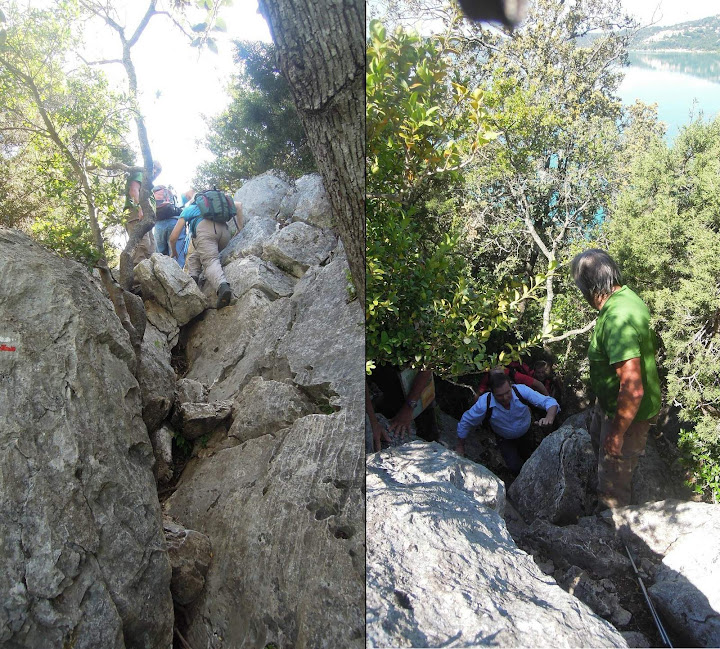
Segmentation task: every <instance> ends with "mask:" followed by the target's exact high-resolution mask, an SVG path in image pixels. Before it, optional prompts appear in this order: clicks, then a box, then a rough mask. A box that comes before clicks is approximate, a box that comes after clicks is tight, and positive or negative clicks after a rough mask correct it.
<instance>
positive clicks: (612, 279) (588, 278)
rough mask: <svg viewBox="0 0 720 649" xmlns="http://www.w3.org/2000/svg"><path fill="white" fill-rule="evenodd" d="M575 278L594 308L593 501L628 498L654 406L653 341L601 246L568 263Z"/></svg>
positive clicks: (605, 503) (617, 502) (625, 501)
mask: <svg viewBox="0 0 720 649" xmlns="http://www.w3.org/2000/svg"><path fill="white" fill-rule="evenodd" d="M570 270H571V272H572V276H573V279H574V281H575V284H576V285H577V287H578V288H579V289H580V291H581V292H582V294H583V296H584V297H585V299H586V300H587V301H588V302H589V303H590V304H591V305H592V306H593V307H594V308H595V309H597V310H598V311H599V312H600V313H599V314H598V319H597V323H596V324H595V328H594V329H593V332H592V335H591V337H590V347H589V349H588V360H589V361H590V383H591V385H592V388H593V390H594V391H595V394H596V396H597V404H596V406H595V413H594V416H593V421H592V424H591V425H590V436H591V438H592V440H593V444H594V446H595V447H596V448H597V449H599V453H598V505H599V507H600V508H602V507H622V506H624V505H629V504H630V500H631V489H632V475H633V472H634V471H635V468H636V466H637V463H638V461H639V458H640V456H641V455H642V454H643V453H644V452H645V444H646V442H647V434H648V430H649V428H650V425H651V424H652V423H654V420H655V418H656V416H657V414H658V412H659V411H660V380H659V378H658V373H657V367H656V365H655V351H656V341H655V334H654V332H653V331H652V330H651V329H650V313H649V311H648V308H647V306H645V303H644V302H643V301H642V300H641V299H640V298H639V297H638V296H637V295H636V294H635V293H634V292H633V291H631V290H630V289H629V288H628V287H627V286H622V277H621V275H620V270H619V268H618V266H617V264H616V263H615V261H614V260H613V259H612V257H610V255H608V254H607V253H606V252H604V251H602V250H598V249H595V248H593V249H591V250H586V251H585V252H583V253H581V254H579V255H577V256H576V257H575V258H574V259H573V260H572V262H571V263H570Z"/></svg>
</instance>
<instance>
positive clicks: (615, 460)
mask: <svg viewBox="0 0 720 649" xmlns="http://www.w3.org/2000/svg"><path fill="white" fill-rule="evenodd" d="M656 421H657V417H654V418H653V419H646V420H644V421H634V422H633V423H632V424H630V426H629V427H628V429H627V430H626V431H625V435H624V436H623V445H622V451H621V452H620V457H612V456H611V455H607V454H606V453H605V452H604V451H603V450H602V449H603V445H604V444H605V438H606V437H607V435H608V433H609V432H610V426H611V424H612V418H610V417H608V416H607V415H606V414H605V413H604V412H603V409H602V408H601V407H600V404H598V403H596V404H595V411H594V412H593V418H592V422H591V423H590V430H589V433H590V439H591V440H592V444H593V448H594V449H595V452H596V453H597V454H598V501H599V504H600V505H606V506H607V507H624V506H625V505H629V504H630V501H631V499H632V477H633V472H634V471H635V468H636V467H637V465H638V462H639V461H640V456H641V455H645V444H646V443H647V436H648V431H649V430H650V426H651V425H652V424H654V423H655V422H656Z"/></svg>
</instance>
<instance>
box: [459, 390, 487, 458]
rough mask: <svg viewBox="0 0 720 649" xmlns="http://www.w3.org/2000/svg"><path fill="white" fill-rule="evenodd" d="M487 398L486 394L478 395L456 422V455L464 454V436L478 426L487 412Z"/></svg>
mask: <svg viewBox="0 0 720 649" xmlns="http://www.w3.org/2000/svg"><path fill="white" fill-rule="evenodd" d="M487 404H488V398H487V395H486V394H483V395H481V396H480V398H479V399H478V400H477V401H476V402H475V403H474V404H473V406H472V408H470V410H466V411H465V412H464V413H463V416H462V418H461V419H460V421H459V422H458V426H457V438H458V441H457V444H456V445H455V452H456V453H457V454H458V455H465V438H466V437H467V436H468V434H469V433H470V431H471V430H472V429H473V428H475V427H476V426H479V425H480V423H482V420H483V419H484V418H485V413H486V412H487Z"/></svg>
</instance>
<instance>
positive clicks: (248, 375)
mask: <svg viewBox="0 0 720 649" xmlns="http://www.w3.org/2000/svg"><path fill="white" fill-rule="evenodd" d="M307 227H310V226H307ZM346 268H347V264H346V263H345V261H344V259H343V258H342V257H341V256H336V258H335V259H334V260H333V261H332V263H329V264H327V265H326V266H324V267H322V268H319V267H313V268H310V269H309V270H308V272H307V273H306V274H305V277H304V278H303V279H302V280H301V281H300V282H297V285H296V286H295V287H294V291H293V294H292V296H291V297H282V296H278V297H277V298H276V299H274V300H270V299H269V297H268V296H267V294H266V293H264V292H263V291H260V290H258V289H257V288H251V289H249V290H248V291H247V292H246V293H245V294H244V295H243V296H241V297H240V299H239V300H238V302H237V304H235V305H233V306H230V307H227V308H225V309H222V310H221V311H217V312H215V311H213V312H208V313H207V314H206V315H205V317H204V319H202V320H198V321H197V322H195V323H193V324H192V325H191V327H190V330H189V331H188V343H187V350H188V362H189V371H188V375H187V376H188V378H191V379H194V380H200V381H202V382H203V383H205V384H206V385H208V386H209V387H210V391H209V402H210V404H209V405H212V404H213V403H215V402H217V401H218V400H227V401H229V400H233V401H234V409H233V419H234V422H233V426H232V427H231V430H230V433H229V434H230V436H231V438H230V439H225V440H218V439H217V438H219V437H221V436H222V431H220V433H218V434H216V435H214V436H213V438H212V440H211V443H210V445H209V446H208V448H207V449H205V451H206V452H205V453H198V456H197V457H195V458H193V459H192V460H191V461H190V463H189V464H188V466H187V468H186V469H185V471H184V473H183V475H182V477H181V479H180V481H179V483H178V488H177V490H176V491H175V493H174V494H173V495H172V496H171V497H170V498H169V499H168V501H167V502H166V503H165V508H166V511H167V513H169V514H170V515H172V516H173V517H174V518H176V519H177V520H178V521H182V523H183V525H186V526H188V527H190V528H192V529H195V530H198V531H200V532H202V533H203V534H206V535H207V536H208V538H210V540H211V542H212V545H213V564H212V565H211V566H210V570H209V572H208V575H207V581H206V587H205V591H204V593H203V594H202V595H201V596H200V598H199V599H198V600H196V602H195V603H194V604H193V611H194V614H193V619H192V621H191V624H190V627H189V629H188V633H187V636H186V637H187V639H188V642H189V643H190V645H191V646H197V647H213V648H215V647H219V646H220V645H219V642H220V641H219V640H218V638H222V639H223V640H222V643H223V646H227V647H231V646H232V647H240V646H253V647H264V646H266V645H267V644H269V643H270V642H274V643H275V644H277V645H278V646H283V647H284V646H293V647H296V649H301V648H305V649H311V648H312V649H314V648H327V649H335V648H337V647H343V648H345V647H348V648H350V649H360V648H361V647H362V646H363V637H364V615H363V608H362V602H363V601H364V574H365V561H364V556H365V549H364V521H363V511H364V510H363V507H364V503H363V494H362V485H363V482H364V478H363V455H362V450H361V449H362V439H361V433H360V430H361V428H360V427H361V422H362V413H363V407H364V401H363V376H364V374H363V370H364V367H363V359H364V331H363V326H362V310H361V308H360V305H359V304H358V303H357V301H355V302H348V300H347V289H346V284H347V280H346V277H345V272H346ZM293 283H294V280H293ZM267 433H270V434H267ZM258 434H259V435H261V436H260V437H256V436H257V435H258ZM233 435H236V437H232V436H233ZM242 440H245V441H242Z"/></svg>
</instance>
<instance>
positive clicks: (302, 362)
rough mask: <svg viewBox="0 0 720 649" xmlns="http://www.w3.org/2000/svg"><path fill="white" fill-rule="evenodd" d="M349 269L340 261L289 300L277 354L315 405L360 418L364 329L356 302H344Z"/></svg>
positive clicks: (314, 274)
mask: <svg viewBox="0 0 720 649" xmlns="http://www.w3.org/2000/svg"><path fill="white" fill-rule="evenodd" d="M290 227H292V226H290ZM347 269H348V266H347V261H346V260H345V257H344V255H342V256H338V257H335V258H334V259H333V260H332V262H331V263H329V264H328V265H327V266H323V267H322V268H315V269H313V270H311V271H309V272H308V273H307V275H306V277H304V278H303V280H301V281H300V282H298V285H297V286H296V287H295V292H294V293H293V296H292V298H290V302H291V306H292V311H293V313H294V314H295V318H294V322H293V324H292V329H291V330H290V331H288V332H287V333H286V335H285V336H284V337H283V338H282V341H281V342H280V344H279V345H278V354H279V355H280V357H281V358H285V359H287V362H288V365H289V368H290V372H291V374H292V379H293V381H294V382H295V383H296V384H297V385H299V386H302V387H303V389H304V390H305V392H306V393H308V394H310V395H311V397H312V398H313V400H314V401H315V402H316V403H318V404H321V405H323V406H326V407H333V408H335V409H338V408H341V407H347V408H357V412H358V413H362V412H364V410H365V398H364V385H363V383H364V356H365V352H364V349H365V323H364V319H363V312H362V308H361V306H360V304H359V303H358V301H357V300H354V301H348V291H347V285H348V282H347V276H346V272H347ZM361 417H362V415H361V414H359V415H358V422H357V423H358V431H360V430H361V426H362V419H361ZM358 442H360V440H358Z"/></svg>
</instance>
